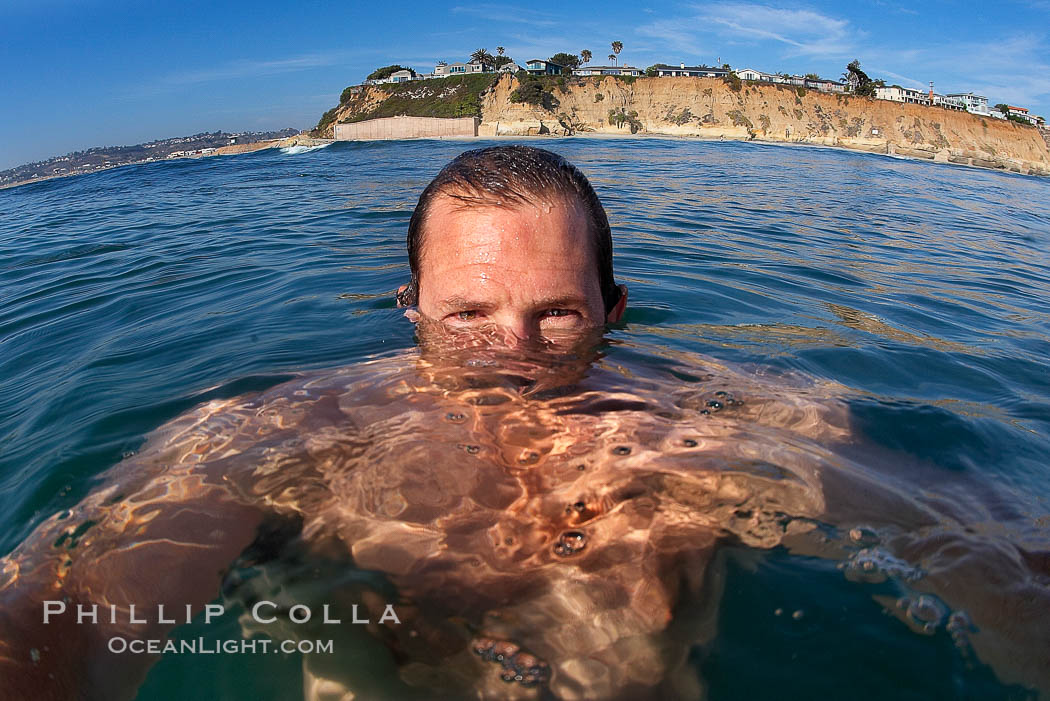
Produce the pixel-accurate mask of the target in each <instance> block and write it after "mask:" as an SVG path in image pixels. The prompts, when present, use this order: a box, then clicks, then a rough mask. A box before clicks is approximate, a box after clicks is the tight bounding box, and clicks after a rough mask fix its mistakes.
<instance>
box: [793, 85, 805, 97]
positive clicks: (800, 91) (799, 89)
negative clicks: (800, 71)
mask: <svg viewBox="0 0 1050 701" xmlns="http://www.w3.org/2000/svg"><path fill="white" fill-rule="evenodd" d="M795 94H796V95H798V96H799V97H805V96H806V89H805V88H804V87H802V86H801V85H796V86H795Z"/></svg>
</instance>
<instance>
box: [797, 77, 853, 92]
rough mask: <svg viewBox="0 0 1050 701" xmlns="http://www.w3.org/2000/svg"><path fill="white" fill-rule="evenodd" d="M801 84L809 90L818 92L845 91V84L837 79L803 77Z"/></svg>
mask: <svg viewBox="0 0 1050 701" xmlns="http://www.w3.org/2000/svg"><path fill="white" fill-rule="evenodd" d="M802 85H803V86H804V87H805V88H807V89H809V90H817V91H819V92H833V93H840V92H846V84H845V83H843V82H842V81H839V80H828V79H827V78H803V79H802Z"/></svg>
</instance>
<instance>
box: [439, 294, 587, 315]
mask: <svg viewBox="0 0 1050 701" xmlns="http://www.w3.org/2000/svg"><path fill="white" fill-rule="evenodd" d="M439 306H440V307H441V308H442V309H444V310H445V311H455V310H458V311H467V310H474V309H477V310H479V311H486V310H489V309H492V307H493V306H495V305H493V304H492V303H491V302H482V301H479V300H473V299H469V298H467V297H463V296H461V295H452V296H451V297H448V298H447V299H444V300H442V301H441V302H440V304H439ZM586 306H587V301H586V300H585V299H584V298H583V297H580V296H578V295H572V294H569V295H557V296H552V297H541V298H540V299H539V300H537V302H536V304H535V305H534V308H536V309H554V308H559V307H580V308H583V307H586Z"/></svg>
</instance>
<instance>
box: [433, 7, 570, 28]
mask: <svg viewBox="0 0 1050 701" xmlns="http://www.w3.org/2000/svg"><path fill="white" fill-rule="evenodd" d="M452 12H454V13H456V14H461V15H472V16H474V17H478V18H480V19H487V20H491V21H493V22H511V23H515V24H527V25H530V26H533V27H553V26H555V25H557V24H558V22H556V21H555V20H553V19H551V15H550V13H548V12H539V11H537V10H528V9H525V8H521V7H516V6H514V5H509V4H505V5H486V4H478V5H458V6H456V7H453V8H452Z"/></svg>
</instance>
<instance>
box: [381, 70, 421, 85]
mask: <svg viewBox="0 0 1050 701" xmlns="http://www.w3.org/2000/svg"><path fill="white" fill-rule="evenodd" d="M415 79H416V78H415V76H414V75H413V74H412V71H408V70H405V71H396V72H394V73H391V74H390V77H389V78H387V79H386V80H384V81H383V82H384V83H407V82H408V81H410V80H415Z"/></svg>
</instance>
